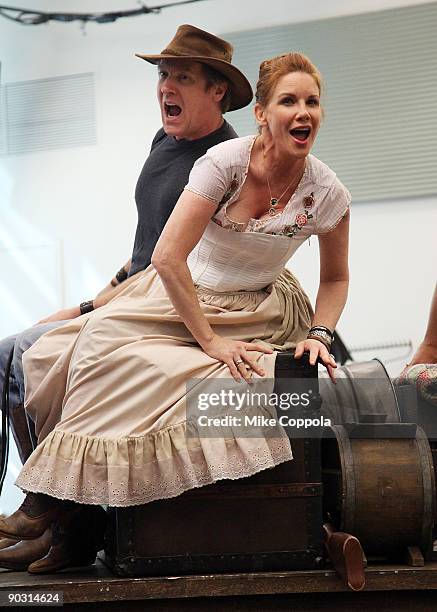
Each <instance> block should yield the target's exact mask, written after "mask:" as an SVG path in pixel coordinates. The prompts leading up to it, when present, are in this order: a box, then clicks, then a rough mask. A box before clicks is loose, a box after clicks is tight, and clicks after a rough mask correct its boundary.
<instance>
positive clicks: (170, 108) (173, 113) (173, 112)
mask: <svg viewBox="0 0 437 612" xmlns="http://www.w3.org/2000/svg"><path fill="white" fill-rule="evenodd" d="M164 110H165V114H166V115H167V117H177V116H178V115H180V114H181V112H182V109H181V107H180V106H178V105H177V104H167V102H164Z"/></svg>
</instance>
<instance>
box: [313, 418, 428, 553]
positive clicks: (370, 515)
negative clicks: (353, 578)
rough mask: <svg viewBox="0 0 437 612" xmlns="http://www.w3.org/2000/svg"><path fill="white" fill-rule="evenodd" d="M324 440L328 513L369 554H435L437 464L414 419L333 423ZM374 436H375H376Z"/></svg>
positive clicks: (323, 459) (324, 470) (324, 484)
mask: <svg viewBox="0 0 437 612" xmlns="http://www.w3.org/2000/svg"><path fill="white" fill-rule="evenodd" d="M332 432H333V434H334V436H333V437H331V438H328V439H325V440H323V442H322V479H323V487H324V506H325V512H326V513H328V514H329V516H330V518H331V520H333V522H334V524H335V525H336V526H337V527H338V528H339V529H340V530H341V531H346V532H347V533H351V534H352V535H354V536H356V537H357V538H358V539H359V540H360V542H361V545H362V546H363V549H364V551H365V552H366V554H368V555H374V556H384V557H387V558H390V557H396V556H398V555H399V553H402V552H404V551H405V549H406V547H408V546H418V547H419V548H420V549H421V551H422V554H423V556H424V557H425V559H429V558H430V555H431V553H432V529H433V523H434V519H435V482H434V468H433V462H432V457H431V450H430V446H429V442H428V439H427V437H426V435H425V433H424V432H423V430H422V429H421V428H420V427H418V426H416V425H412V424H390V425H383V424H377V425H362V424H361V425H355V426H351V427H349V428H347V427H344V426H341V425H338V426H337V425H335V426H333V427H332ZM372 436H373V437H372Z"/></svg>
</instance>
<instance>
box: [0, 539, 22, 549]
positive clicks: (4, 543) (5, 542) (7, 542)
mask: <svg viewBox="0 0 437 612" xmlns="http://www.w3.org/2000/svg"><path fill="white" fill-rule="evenodd" d="M19 541H20V540H18V539H17V538H0V550H3V549H5V548H9V546H13V545H14V544H16V543H17V542H19Z"/></svg>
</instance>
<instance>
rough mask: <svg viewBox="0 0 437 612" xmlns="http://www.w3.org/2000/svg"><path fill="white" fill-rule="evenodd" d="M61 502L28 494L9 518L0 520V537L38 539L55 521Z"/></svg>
mask: <svg viewBox="0 0 437 612" xmlns="http://www.w3.org/2000/svg"><path fill="white" fill-rule="evenodd" d="M61 507H62V500H59V499H56V498H55V497H49V496H48V495H44V494H42V493H28V494H27V495H26V497H25V499H24V501H23V503H22V504H21V506H20V507H19V508H18V510H16V511H15V512H14V513H13V514H11V516H8V517H7V518H0V537H6V538H17V539H20V540H33V539H35V538H39V537H40V536H42V534H43V533H44V532H45V530H46V529H47V528H48V527H50V524H51V523H52V522H53V521H55V520H56V519H57V517H58V515H59V512H60V509H61Z"/></svg>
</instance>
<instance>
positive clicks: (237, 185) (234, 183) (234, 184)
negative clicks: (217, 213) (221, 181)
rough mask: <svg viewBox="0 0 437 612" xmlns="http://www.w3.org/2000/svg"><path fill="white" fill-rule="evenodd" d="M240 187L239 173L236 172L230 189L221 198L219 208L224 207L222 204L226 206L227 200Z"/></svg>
mask: <svg viewBox="0 0 437 612" xmlns="http://www.w3.org/2000/svg"><path fill="white" fill-rule="evenodd" d="M238 187H239V182H238V179H237V173H235V174H234V176H233V177H232V181H231V184H230V185H229V188H228V190H227V191H226V193H225V195H224V196H223V197H222V199H221V200H220V203H219V205H218V208H217V210H220V208H222V206H224V205H225V204H226V202H227V201H228V200H230V199H231V197H232V196H233V195H234V193H235V192H236V191H237V189H238Z"/></svg>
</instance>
